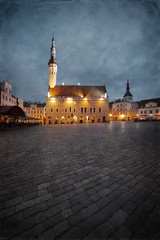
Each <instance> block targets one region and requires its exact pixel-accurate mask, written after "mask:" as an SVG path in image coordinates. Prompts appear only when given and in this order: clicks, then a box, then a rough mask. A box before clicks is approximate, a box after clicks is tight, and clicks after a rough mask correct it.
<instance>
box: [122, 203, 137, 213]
mask: <svg viewBox="0 0 160 240" xmlns="http://www.w3.org/2000/svg"><path fill="white" fill-rule="evenodd" d="M136 207H137V206H136V204H135V203H134V202H133V201H129V202H127V203H126V204H125V205H124V206H123V208H122V209H123V210H124V211H125V212H126V213H127V214H128V215H131V214H132V213H133V212H134V210H135V209H136Z"/></svg>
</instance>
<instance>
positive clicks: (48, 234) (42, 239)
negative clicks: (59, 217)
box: [38, 229, 55, 240]
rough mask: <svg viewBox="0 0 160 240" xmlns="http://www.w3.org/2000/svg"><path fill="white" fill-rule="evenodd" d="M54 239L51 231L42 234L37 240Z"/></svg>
mask: <svg viewBox="0 0 160 240" xmlns="http://www.w3.org/2000/svg"><path fill="white" fill-rule="evenodd" d="M54 239H55V234H54V233H53V231H52V230H51V229H49V230H48V231H46V232H44V233H43V234H41V235H40V236H39V237H38V240H54Z"/></svg>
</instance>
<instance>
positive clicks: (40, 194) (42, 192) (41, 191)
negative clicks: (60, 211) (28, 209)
mask: <svg viewBox="0 0 160 240" xmlns="http://www.w3.org/2000/svg"><path fill="white" fill-rule="evenodd" d="M47 193H48V190H47V189H46V188H43V189H41V190H38V196H42V195H46V194H47Z"/></svg>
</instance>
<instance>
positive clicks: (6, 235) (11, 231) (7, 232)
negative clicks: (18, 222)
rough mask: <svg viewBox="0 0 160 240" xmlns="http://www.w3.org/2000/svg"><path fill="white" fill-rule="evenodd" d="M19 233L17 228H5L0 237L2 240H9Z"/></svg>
mask: <svg viewBox="0 0 160 240" xmlns="http://www.w3.org/2000/svg"><path fill="white" fill-rule="evenodd" d="M16 233H17V230H16V226H12V227H9V228H5V229H4V230H2V231H1V233H0V234H1V235H0V237H1V238H2V240H6V239H7V240H8V239H10V238H13V237H14V236H15V235H16Z"/></svg>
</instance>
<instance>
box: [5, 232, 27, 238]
mask: <svg viewBox="0 0 160 240" xmlns="http://www.w3.org/2000/svg"><path fill="white" fill-rule="evenodd" d="M26 239H27V232H26V231H25V232H23V233H21V234H19V235H17V236H15V237H14V238H12V240H26ZM2 240H3V239H2Z"/></svg>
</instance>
